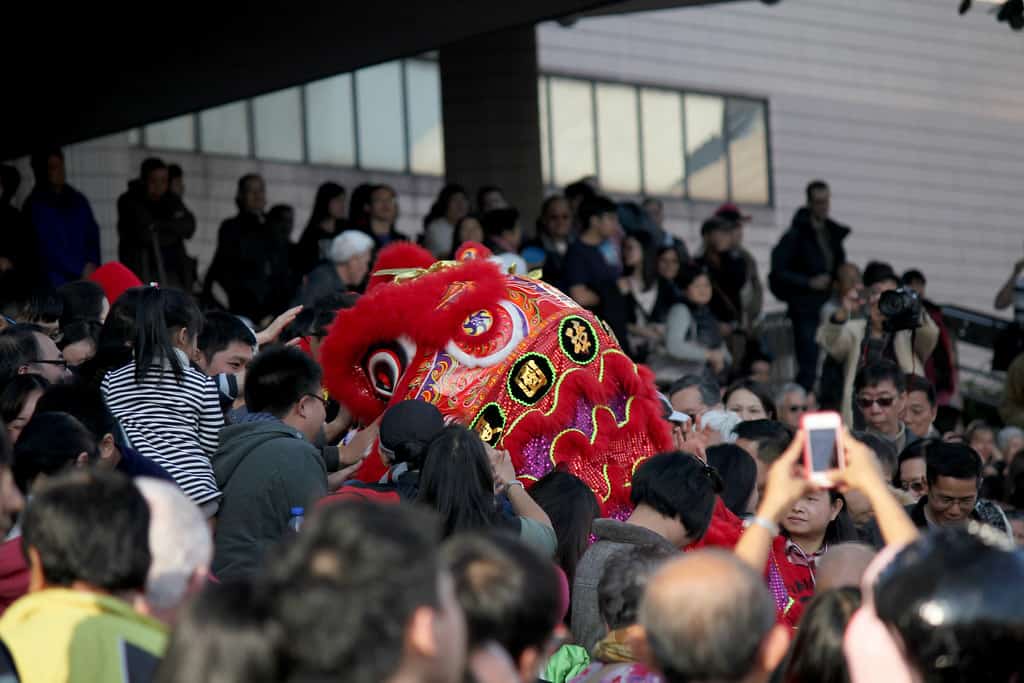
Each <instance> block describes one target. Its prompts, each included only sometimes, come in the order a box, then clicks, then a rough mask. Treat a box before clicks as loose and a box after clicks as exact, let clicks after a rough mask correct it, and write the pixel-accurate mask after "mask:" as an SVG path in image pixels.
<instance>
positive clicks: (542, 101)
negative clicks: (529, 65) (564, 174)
mask: <svg viewBox="0 0 1024 683" xmlns="http://www.w3.org/2000/svg"><path fill="white" fill-rule="evenodd" d="M537 104H538V107H537V112H538V114H539V116H540V165H541V179H542V180H543V181H544V185H545V186H547V185H550V184H551V137H550V134H549V132H548V88H547V79H546V78H544V77H543V76H541V77H540V78H538V79H537Z"/></svg>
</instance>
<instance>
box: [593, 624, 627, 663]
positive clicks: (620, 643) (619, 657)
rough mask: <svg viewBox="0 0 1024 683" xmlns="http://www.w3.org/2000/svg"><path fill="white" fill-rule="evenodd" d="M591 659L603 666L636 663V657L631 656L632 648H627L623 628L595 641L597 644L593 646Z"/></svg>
mask: <svg viewBox="0 0 1024 683" xmlns="http://www.w3.org/2000/svg"><path fill="white" fill-rule="evenodd" d="M593 659H596V660H597V661H600V662H604V663H605V664H621V663H629V662H636V661H638V660H637V657H636V655H635V654H633V648H631V647H630V646H629V642H628V641H627V638H626V629H624V628H620V629H615V630H614V631H609V632H608V635H606V636H605V637H604V638H602V639H601V640H599V641H597V644H596V645H594V650H593Z"/></svg>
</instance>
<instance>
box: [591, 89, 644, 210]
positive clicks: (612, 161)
mask: <svg viewBox="0 0 1024 683" xmlns="http://www.w3.org/2000/svg"><path fill="white" fill-rule="evenodd" d="M597 144H598V147H597V159H598V162H599V163H600V164H601V175H600V177H601V186H602V187H604V188H607V189H608V190H611V191H612V192H633V193H635V192H639V191H640V132H639V124H638V122H637V109H636V88H632V87H630V86H627V85H603V84H599V85H598V86H597Z"/></svg>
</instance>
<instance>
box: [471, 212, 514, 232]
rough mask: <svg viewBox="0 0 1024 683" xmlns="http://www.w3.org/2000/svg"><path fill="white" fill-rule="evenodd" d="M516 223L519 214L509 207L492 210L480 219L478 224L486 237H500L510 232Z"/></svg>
mask: <svg viewBox="0 0 1024 683" xmlns="http://www.w3.org/2000/svg"><path fill="white" fill-rule="evenodd" d="M518 222H519V212H518V211H517V210H515V209H513V208H511V207H508V208H504V209H492V210H491V211H488V212H486V213H484V215H483V216H481V217H480V224H481V225H482V226H483V228H484V235H486V236H487V237H500V236H501V235H504V234H505V233H508V232H512V231H513V230H515V228H516V224H517V223H518Z"/></svg>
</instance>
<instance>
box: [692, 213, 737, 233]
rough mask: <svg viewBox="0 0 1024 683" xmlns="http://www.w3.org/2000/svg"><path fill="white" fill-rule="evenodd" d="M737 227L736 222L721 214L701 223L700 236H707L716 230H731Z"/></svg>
mask: <svg viewBox="0 0 1024 683" xmlns="http://www.w3.org/2000/svg"><path fill="white" fill-rule="evenodd" d="M735 228H736V224H735V223H733V222H732V221H730V220H726V219H725V218H722V217H721V216H712V217H711V218H709V219H707V220H706V221H704V222H703V223H701V224H700V236H701V237H707V236H708V235H710V234H711V233H713V232H715V231H716V230H724V231H727V232H731V231H732V230H734V229H735Z"/></svg>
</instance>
